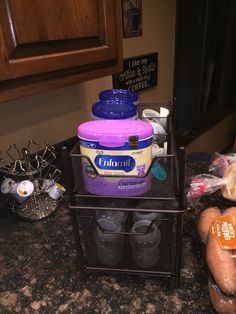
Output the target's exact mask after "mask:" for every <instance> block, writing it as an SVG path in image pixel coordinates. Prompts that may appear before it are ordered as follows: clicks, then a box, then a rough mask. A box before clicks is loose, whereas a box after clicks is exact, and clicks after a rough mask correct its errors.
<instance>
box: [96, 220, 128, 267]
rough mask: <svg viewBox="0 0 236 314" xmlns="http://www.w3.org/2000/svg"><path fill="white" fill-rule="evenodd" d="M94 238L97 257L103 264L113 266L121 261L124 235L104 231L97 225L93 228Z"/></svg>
mask: <svg viewBox="0 0 236 314" xmlns="http://www.w3.org/2000/svg"><path fill="white" fill-rule="evenodd" d="M116 231H120V230H116ZM94 240H95V243H96V252H97V257H98V259H99V261H100V262H101V263H102V264H103V265H106V266H113V265H116V264H118V263H119V262H120V261H121V259H122V257H123V249H124V235H122V234H116V233H104V232H103V231H102V230H101V229H100V228H99V226H97V227H96V228H95V230H94Z"/></svg>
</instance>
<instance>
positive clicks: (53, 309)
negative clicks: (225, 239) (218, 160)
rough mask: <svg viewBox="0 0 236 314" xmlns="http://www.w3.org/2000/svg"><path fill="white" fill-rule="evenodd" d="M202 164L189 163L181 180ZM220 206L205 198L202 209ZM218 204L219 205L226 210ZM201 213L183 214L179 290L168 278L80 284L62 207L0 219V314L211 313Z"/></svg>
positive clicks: (92, 279) (98, 279)
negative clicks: (39, 215) (34, 218)
mask: <svg viewBox="0 0 236 314" xmlns="http://www.w3.org/2000/svg"><path fill="white" fill-rule="evenodd" d="M204 170H205V169H204V165H199V164H197V165H196V164H194V163H190V164H189V165H188V167H187V178H188V177H190V176H191V175H192V174H193V173H202V171H204ZM216 202H217V204H218V206H220V205H219V203H221V202H222V198H221V196H220V195H218V196H217V195H216V196H209V197H208V198H206V200H205V205H204V204H203V205H202V206H207V205H212V204H213V205H214V204H215V203H216ZM226 205H227V204H225V203H224V202H222V206H226ZM200 211H201V206H199V208H195V209H193V208H190V209H189V210H187V212H186V214H185V215H184V232H183V258H182V269H181V285H180V288H179V289H173V287H170V285H169V282H170V279H167V278H157V277H145V276H136V275H126V274H117V275H114V274H112V275H109V274H107V273H106V274H97V273H92V274H88V275H87V276H86V279H85V280H81V278H80V277H79V273H78V272H77V269H76V265H75V259H76V251H75V245H74V240H73V236H72V227H71V224H70V217H69V214H68V211H67V209H66V207H65V206H64V204H63V203H61V204H60V206H59V207H58V209H57V210H56V212H55V213H54V214H53V215H51V216H50V217H48V218H47V219H45V220H42V221H38V222H30V221H26V220H23V219H22V218H21V217H19V216H18V215H16V214H13V213H11V212H9V213H7V214H6V213H5V216H4V215H3V213H2V216H0V313H3V314H7V313H11V314H13V313H47V314H50V313H53V314H54V313H83V314H86V313H104V314H105V313H116V314H118V313H122V314H123V313H133V314H134V313H147V314H148V313H181V314H183V313H188V314H190V313H198V314H201V313H207V314H210V313H214V311H213V309H212V306H211V303H210V300H209V298H208V290H207V280H208V279H207V274H206V270H205V268H204V263H203V260H202V257H201V246H200V242H199V239H198V236H197V234H196V228H195V227H196V221H197V218H198V216H199V213H200Z"/></svg>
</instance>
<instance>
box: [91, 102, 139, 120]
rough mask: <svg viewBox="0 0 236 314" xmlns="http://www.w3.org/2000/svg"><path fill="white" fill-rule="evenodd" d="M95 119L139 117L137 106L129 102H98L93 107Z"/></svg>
mask: <svg viewBox="0 0 236 314" xmlns="http://www.w3.org/2000/svg"><path fill="white" fill-rule="evenodd" d="M92 114H93V116H94V118H96V117H97V118H99V119H110V120H113V119H129V118H134V117H136V115H137V108H136V106H135V105H134V104H133V103H131V102H128V101H115V100H111V99H110V100H107V101H98V102H96V103H95V104H94V105H93V106H92Z"/></svg>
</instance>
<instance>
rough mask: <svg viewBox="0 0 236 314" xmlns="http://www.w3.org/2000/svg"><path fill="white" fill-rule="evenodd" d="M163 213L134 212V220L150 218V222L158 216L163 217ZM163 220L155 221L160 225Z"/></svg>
mask: <svg viewBox="0 0 236 314" xmlns="http://www.w3.org/2000/svg"><path fill="white" fill-rule="evenodd" d="M162 217H163V215H162V214H161V213H156V212H133V222H134V223H135V222H136V221H139V220H149V224H150V223H151V222H152V221H153V220H155V219H158V218H162ZM160 223H161V221H155V224H156V225H160Z"/></svg>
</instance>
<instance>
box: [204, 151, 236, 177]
mask: <svg viewBox="0 0 236 314" xmlns="http://www.w3.org/2000/svg"><path fill="white" fill-rule="evenodd" d="M233 162H236V154H234V153H230V154H224V155H221V154H219V153H215V154H214V156H213V158H212V162H211V164H210V166H209V172H210V173H211V174H213V175H215V176H219V177H223V176H224V173H225V170H226V169H227V168H228V167H229V165H231V164H232V163H233Z"/></svg>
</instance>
